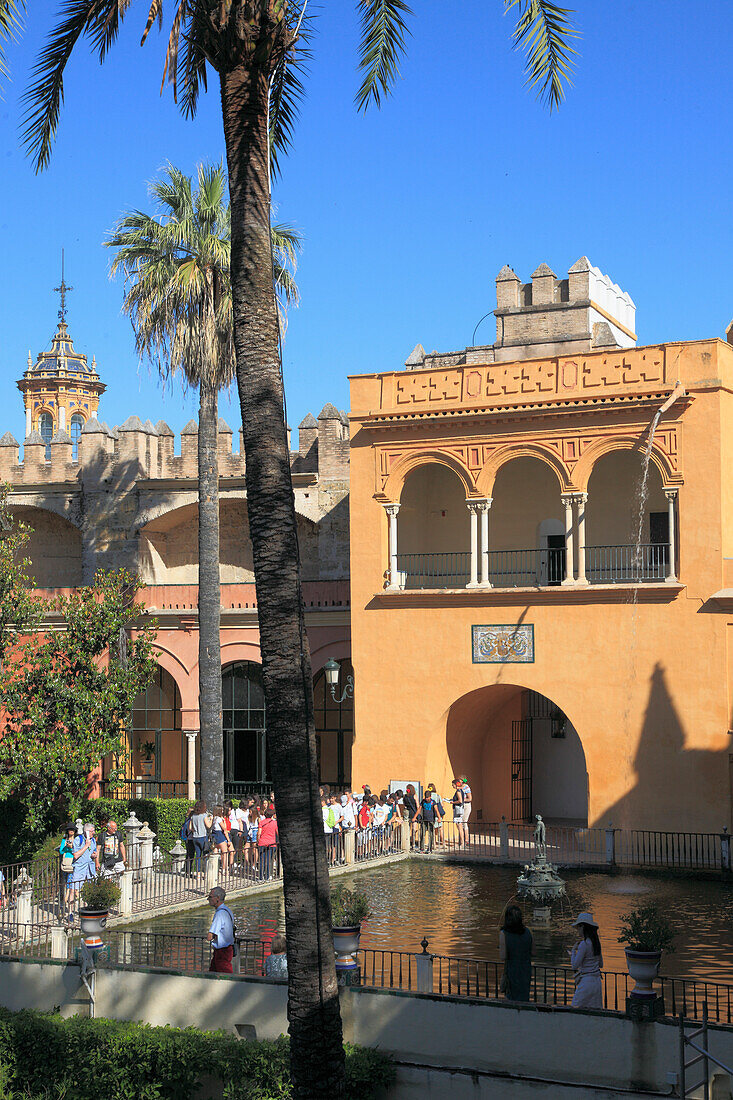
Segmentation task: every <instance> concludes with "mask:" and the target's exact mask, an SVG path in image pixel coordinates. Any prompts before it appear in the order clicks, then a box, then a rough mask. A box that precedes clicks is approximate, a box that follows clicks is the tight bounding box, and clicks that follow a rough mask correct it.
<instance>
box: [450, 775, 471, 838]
mask: <svg viewBox="0 0 733 1100" xmlns="http://www.w3.org/2000/svg"><path fill="white" fill-rule="evenodd" d="M451 802H452V803H453V824H454V825H455V827H456V833H457V836H458V847H459V848H462V847H463V846H464V845H465V844H467V843H468V836H467V834H468V830H467V829H466V826H465V825H464V823H463V821H464V819H463V815H464V812H465V804H464V801H463V781H462V780H461V779H454V780H453V798H452V799H451Z"/></svg>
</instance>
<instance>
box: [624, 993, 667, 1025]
mask: <svg viewBox="0 0 733 1100" xmlns="http://www.w3.org/2000/svg"><path fill="white" fill-rule="evenodd" d="M626 1015H627V1016H628V1017H629V1019H630V1020H637V1021H642V1020H647V1021H648V1020H659V1019H661V1017H662V1016H664V997H627V998H626Z"/></svg>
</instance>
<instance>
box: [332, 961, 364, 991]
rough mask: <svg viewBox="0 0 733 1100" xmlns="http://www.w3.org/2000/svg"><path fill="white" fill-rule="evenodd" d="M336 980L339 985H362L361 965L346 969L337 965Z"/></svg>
mask: <svg viewBox="0 0 733 1100" xmlns="http://www.w3.org/2000/svg"><path fill="white" fill-rule="evenodd" d="M336 982H337V984H338V985H339V986H349V985H361V967H360V966H352V967H349V968H348V969H346V970H340V969H339V968H338V967H337V968H336Z"/></svg>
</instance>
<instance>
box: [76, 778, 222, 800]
mask: <svg viewBox="0 0 733 1100" xmlns="http://www.w3.org/2000/svg"><path fill="white" fill-rule="evenodd" d="M97 783H98V786H99V792H100V794H101V795H102V797H103V798H121V799H125V800H129V799H135V798H188V780H186V779H149V778H147V777H146V776H145V777H142V778H140V779H132V778H129V777H128V778H127V779H123V780H121V781H120V782H117V783H110V782H109V781H108V780H106V779H99V780H97ZM200 789H201V784H200V783H199V782H198V781H197V782H196V794H197V796H198V793H199V791H200Z"/></svg>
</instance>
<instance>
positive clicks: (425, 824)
mask: <svg viewBox="0 0 733 1100" xmlns="http://www.w3.org/2000/svg"><path fill="white" fill-rule="evenodd" d="M436 817H437V812H436V809H435V802H433V792H432V791H431V790H429V789H428V790H426V791H425V794H424V795H423V796H422V799H421V800H420V850H421V851H422V852H432V850H433V847H434V845H435V819H436ZM426 840H427V847H426Z"/></svg>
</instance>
